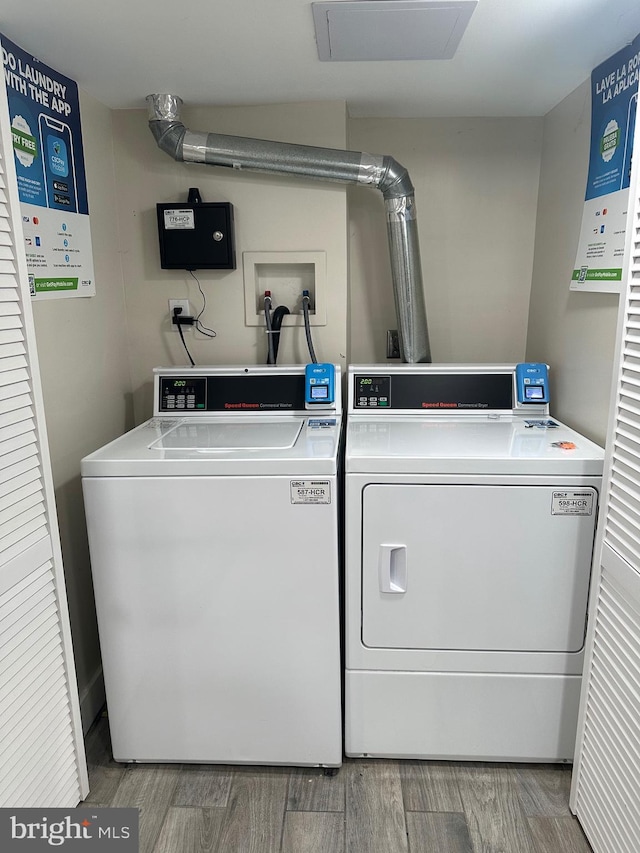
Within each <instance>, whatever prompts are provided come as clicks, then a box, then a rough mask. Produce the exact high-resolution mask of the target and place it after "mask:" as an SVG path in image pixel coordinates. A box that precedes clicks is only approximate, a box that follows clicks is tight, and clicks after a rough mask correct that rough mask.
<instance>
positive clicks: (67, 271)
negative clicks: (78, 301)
mask: <svg viewBox="0 0 640 853" xmlns="http://www.w3.org/2000/svg"><path fill="white" fill-rule="evenodd" d="M0 43H1V44H2V62H3V67H4V79H5V85H6V89H7V100H8V104H9V121H10V123H11V136H12V140H13V152H14V163H15V169H16V177H17V181H18V195H19V197H20V205H21V212H22V227H23V232H24V240H25V253H26V258H27V270H28V273H29V286H30V290H31V295H32V297H34V298H36V299H37V298H51V297H58V298H59V297H69V296H93V295H95V280H94V272H93V254H92V249H91V232H90V229H89V203H88V200H87V182H86V177H85V164H84V152H83V146H82V127H81V123H80V102H79V96H78V87H77V85H76V83H74V81H73V80H70V79H69V78H68V77H65V76H64V75H63V74H60V73H59V72H57V71H54V70H53V69H52V68H50V67H49V66H48V65H45V64H44V63H43V62H40V61H39V60H38V59H36V58H35V57H34V56H31V55H30V54H28V53H26V52H25V51H24V50H22V48H20V47H18V45H16V44H14V43H13V42H12V41H10V40H9V39H8V38H6V36H4V35H0Z"/></svg>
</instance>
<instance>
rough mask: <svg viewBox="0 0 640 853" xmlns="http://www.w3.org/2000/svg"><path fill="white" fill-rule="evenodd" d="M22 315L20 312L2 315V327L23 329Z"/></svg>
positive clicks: (0, 319)
mask: <svg viewBox="0 0 640 853" xmlns="http://www.w3.org/2000/svg"><path fill="white" fill-rule="evenodd" d="M22 328H23V323H22V317H21V316H20V313H19V312H18V313H16V314H15V315H9V316H6V317H5V316H0V329H22Z"/></svg>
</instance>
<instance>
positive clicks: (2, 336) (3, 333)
mask: <svg viewBox="0 0 640 853" xmlns="http://www.w3.org/2000/svg"><path fill="white" fill-rule="evenodd" d="M23 340H24V334H23V332H22V330H21V329H0V346H3V345H4V344H12V343H14V342H16V341H23Z"/></svg>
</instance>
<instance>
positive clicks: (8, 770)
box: [0, 86, 88, 808]
mask: <svg viewBox="0 0 640 853" xmlns="http://www.w3.org/2000/svg"><path fill="white" fill-rule="evenodd" d="M5 152H9V153H8V156H5ZM13 163H14V158H13V149H12V144H11V129H10V126H9V120H8V109H7V97H6V91H5V87H4V86H0V673H1V675H0V757H1V758H0V808H2V807H11V808H19V807H29V806H33V807H66V808H70V807H74V806H76V805H77V804H78V802H79V801H80V800H81V799H82V797H83V796H84V795H86V793H87V792H88V780H87V773H86V762H85V758H84V745H83V741H82V731H81V728H82V727H81V720H80V713H79V702H78V696H77V687H76V684H75V678H74V666H73V653H72V649H71V643H70V641H71V637H70V630H69V619H68V612H67V609H66V598H65V591H64V579H63V575H62V570H61V564H60V559H61V558H60V545H59V539H58V538H57V528H56V521H55V506H54V505H53V503H52V494H53V484H52V480H51V472H50V467H49V462H48V454H47V448H46V444H45V445H43V446H42V447H41V446H40V444H39V441H40V438H39V437H40V436H43V437H46V429H45V427H44V422H43V421H42V420H40V419H41V417H42V394H41V390H40V387H39V377H38V373H37V358H36V357H35V350H34V348H33V347H34V341H33V324H32V319H31V304H30V302H31V300H30V296H29V290H28V286H27V271H26V264H25V257H24V237H23V234H22V229H21V225H20V219H21V211H20V205H19V200H18V192H17V184H16V178H15V173H14V171H13V169H14V166H13ZM7 170H9V171H7ZM32 369H33V371H34V373H33V385H32V375H31V371H32ZM43 459H44V460H46V464H45V465H44V466H43V467H41V466H42V460H43ZM50 507H51V509H52V510H53V514H52V516H51V519H50V516H49V508H50ZM50 522H51V528H50V526H49V525H50Z"/></svg>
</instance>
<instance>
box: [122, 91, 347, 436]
mask: <svg viewBox="0 0 640 853" xmlns="http://www.w3.org/2000/svg"><path fill="white" fill-rule="evenodd" d="M183 121H184V123H185V125H186V126H187V127H188V128H189V129H190V130H194V131H196V130H197V131H203V132H217V133H226V134H233V135H237V136H251V137H258V138H263V139H272V140H278V141H284V142H295V143H300V144H305V145H317V146H323V147H329V148H341V149H343V148H345V145H346V114H345V105H344V104H343V103H341V102H337V103H314V104H288V105H274V106H268V107H262V106H261V107H233V108H201V109H185V110H184V114H183ZM114 128H115V146H116V164H117V165H116V170H117V186H118V216H119V222H120V240H121V250H122V257H123V270H124V279H125V290H126V309H127V325H128V329H129V342H128V347H129V357H130V362H131V374H132V378H133V384H134V388H135V412H136V419H137V420H138V421H141V420H143V419H144V418H146V417H149V416H150V414H151V405H152V397H151V385H150V382H149V380H150V377H151V372H152V368H153V367H155V366H157V365H171V364H176V365H179V364H188V361H187V357H186V354H185V352H184V350H183V349H182V346H181V343H180V338H179V336H178V334H177V333H176V332H175V331H172V330H171V328H170V324H169V320H168V300H169V299H170V298H189V299H190V300H191V303H192V306H193V307H195V308H196V309H197V310H199V309H200V308H201V307H202V299H201V296H200V294H199V293H198V288H197V285H196V283H195V282H194V281H193V280H192V279H191V277H190V276H189V274H188V273H187V272H184V271H180V270H175V271H174V270H162V269H161V268H160V257H159V251H158V233H157V225H156V203H157V202H173V201H186V198H187V192H188V189H189V187H199V189H200V193H201V196H202V199H203V201H205V202H206V201H228V202H231V203H232V204H233V205H234V213H235V236H236V253H237V269H236V270H234V271H217V270H199V271H197V272H196V275H197V276H198V278H199V280H200V282H201V284H202V287H203V290H204V292H205V294H206V298H207V309H206V312H205V314H204V315H203V316H202V318H201V319H202V321H203V322H204V323H205V325H207V326H209V327H210V328H213V329H214V330H215V331H216V332H217V337H216V338H214V339H213V340H209V339H207V338H205V337H203V336H201V335H199V334H198V333H197V332H195V333H194V332H193V331H190V332H189V333H188V346H189V349H190V350H191V353H192V355H193V358H194V359H195V361H196V363H198V364H256V363H264V361H265V360H266V343H265V334H264V331H263V328H262V327H256V326H246V325H245V314H244V286H243V271H242V253H243V252H260V251H277V252H299V251H317V250H322V251H325V252H326V259H327V285H326V293H325V297H326V301H327V325H326V326H323V327H316V328H314V344H315V349H316V353H317V356H318V359H319V360H320V361H336V362H340V363H341V364H342V366H343V368H344V366H345V364H346V345H347V212H346V187H345V186H343V185H341V184H329V183H320V182H316V181H312V180H308V179H296V178H285V177H281V176H278V175H264V174H260V173H255V172H248V171H237V170H231V169H225V168H220V167H211V166H204V165H194V164H185V163H176V162H175V161H174V160H173V159H171V158H170V157H169V156H168V155H167V154H165V153H164V152H163V151H161V150H160V149H159V148H158V147H157V145H156V143H155V140H154V138H153V136H152V134H151V131H150V130H149V127H148V122H147V115H146V111H142V110H140V111H138V110H135V111H117V112H115V113H114ZM273 289H274V292H275V288H273ZM307 360H308V353H307V350H306V343H305V338H304V331H303V329H302V328H297V329H288V328H287V329H285V330H284V331H283V333H282V336H281V347H280V354H279V358H278V363H282V364H284V363H292V362H306V361H307Z"/></svg>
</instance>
